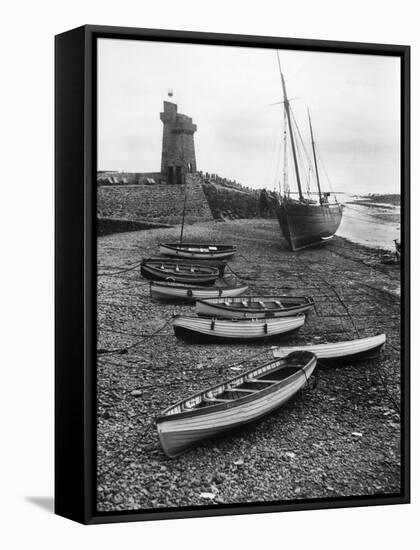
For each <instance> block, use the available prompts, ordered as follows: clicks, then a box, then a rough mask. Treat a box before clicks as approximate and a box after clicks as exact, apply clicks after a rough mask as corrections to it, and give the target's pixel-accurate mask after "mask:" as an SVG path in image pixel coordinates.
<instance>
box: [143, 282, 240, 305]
mask: <svg viewBox="0 0 420 550" xmlns="http://www.w3.org/2000/svg"><path fill="white" fill-rule="evenodd" d="M247 290H248V285H246V284H243V283H237V282H234V281H233V280H230V279H227V278H224V279H217V281H216V283H215V284H214V285H213V286H196V285H189V284H182V283H170V282H157V281H156V282H152V283H150V296H151V297H152V298H153V299H154V300H165V301H170V300H188V299H190V300H191V301H194V300H195V299H197V298H213V297H216V296H226V297H229V296H239V295H241V294H243V293H244V292H246V291H247Z"/></svg>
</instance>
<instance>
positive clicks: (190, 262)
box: [144, 256, 227, 277]
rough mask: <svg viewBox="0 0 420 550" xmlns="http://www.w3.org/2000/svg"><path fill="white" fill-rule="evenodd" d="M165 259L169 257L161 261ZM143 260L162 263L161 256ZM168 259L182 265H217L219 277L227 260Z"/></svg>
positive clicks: (223, 271)
mask: <svg viewBox="0 0 420 550" xmlns="http://www.w3.org/2000/svg"><path fill="white" fill-rule="evenodd" d="M165 260H166V261H168V260H169V258H164V259H163V261H165ZM144 261H146V262H147V263H150V264H157V265H160V264H161V263H162V257H159V256H155V257H152V258H147V259H146V260H144ZM170 261H171V262H174V264H178V265H184V266H185V265H194V266H199V267H217V269H218V270H219V277H223V276H224V274H225V269H226V266H227V260H218V259H211V258H206V259H205V260H194V259H191V258H171V259H170Z"/></svg>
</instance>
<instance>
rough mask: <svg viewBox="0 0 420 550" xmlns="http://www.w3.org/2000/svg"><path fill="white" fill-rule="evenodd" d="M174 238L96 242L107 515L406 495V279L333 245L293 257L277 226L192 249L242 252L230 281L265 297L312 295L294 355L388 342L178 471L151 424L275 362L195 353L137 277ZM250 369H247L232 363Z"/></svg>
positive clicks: (322, 375) (101, 478)
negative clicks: (330, 346) (329, 344)
mask: <svg viewBox="0 0 420 550" xmlns="http://www.w3.org/2000/svg"><path fill="white" fill-rule="evenodd" d="M178 235H179V227H174V228H160V229H149V230H145V231H136V232H132V233H119V234H113V235H106V236H103V237H99V238H98V273H99V276H98V366H97V404H98V411H97V412H98V425H97V426H98V441H97V443H98V487H97V505H98V510H99V511H117V510H130V509H131V510H135V509H142V510H145V509H156V508H172V507H182V506H206V505H217V504H223V503H226V504H233V503H244V502H263V501H265V502H268V501H282V500H285V501H288V500H296V499H307V498H325V497H328V498H334V497H344V496H360V495H384V494H390V493H398V492H399V490H400V482H401V478H400V466H401V463H400V417H399V408H400V299H399V294H400V277H399V275H400V271H399V266H397V265H384V264H382V263H381V261H380V258H381V254H380V252H376V251H374V250H371V249H368V248H365V247H362V246H359V245H355V244H352V243H350V242H348V241H346V240H344V239H340V238H338V237H336V238H335V239H334V241H333V242H331V243H330V244H329V245H328V246H325V247H320V248H315V249H311V250H306V251H302V252H299V253H292V252H290V251H288V250H287V249H286V248H285V247H284V245H282V242H281V238H280V232H279V227H278V223H277V221H275V220H270V219H264V220H263V219H254V220H237V221H229V222H214V221H213V222H204V223H201V224H195V225H190V226H187V227H186V236H185V238H188V240H196V241H199V240H205V241H209V240H210V241H219V242H233V243H235V244H236V245H237V247H238V253H237V255H236V256H235V258H234V259H233V261H232V262H230V266H231V268H232V270H233V271H234V272H235V273H237V274H240V275H241V277H242V278H243V280H245V281H247V282H248V284H249V286H250V289H251V290H252V291H253V292H258V293H262V294H275V293H277V294H290V295H311V296H313V298H314V300H315V302H316V307H315V310H314V311H313V312H312V313H311V314H310V315H309V317H308V319H307V322H306V324H305V326H304V327H303V328H301V329H300V331H299V332H298V333H297V334H294V335H293V336H292V337H288V339H286V340H285V339H284V338H283V339H282V340H280V342H284V343H286V342H287V343H290V344H297V343H306V342H317V343H321V342H325V341H337V340H347V339H352V338H357V337H358V336H360V337H362V336H370V335H374V334H378V333H381V332H385V333H386V334H387V344H386V347H385V349H384V350H383V351H382V354H381V357H380V358H379V359H378V360H375V361H370V362H366V363H361V364H355V365H349V366H343V367H336V368H329V369H316V371H315V376H316V381H317V384H316V385H315V387H314V388H312V389H309V388H307V389H305V390H303V391H302V392H301V393H300V394H299V395H298V397H297V398H295V399H294V400H293V401H290V402H289V403H288V404H287V405H286V406H284V407H283V408H281V409H279V410H278V411H277V412H276V413H274V414H272V415H271V416H269V417H266V418H265V419H263V420H261V421H259V422H257V423H255V424H252V425H249V426H248V427H246V428H243V429H241V430H238V431H235V432H232V433H228V434H226V435H224V436H223V437H220V438H219V439H217V440H213V441H208V442H205V443H204V444H203V445H201V446H200V447H197V448H195V449H192V450H191V451H190V452H188V453H186V454H184V455H183V456H181V457H179V458H177V459H174V460H170V459H168V458H167V457H166V456H165V454H164V453H163V451H162V450H161V448H160V445H159V440H158V436H157V433H156V429H155V427H154V426H153V418H154V417H155V416H156V414H158V413H159V411H161V410H163V409H164V408H165V407H167V406H169V405H170V404H172V403H174V402H175V401H177V400H179V399H181V398H183V397H185V396H187V395H189V394H191V393H194V392H196V391H198V390H200V389H202V388H203V387H206V386H209V385H211V384H215V383H217V382H220V381H222V380H225V379H227V378H229V377H232V376H234V375H236V374H238V373H239V372H241V369H246V368H249V367H250V365H251V364H254V363H258V362H259V361H263V360H264V359H265V360H266V359H267V357H269V356H270V354H271V346H273V343H272V342H270V343H261V344H249V345H243V344H234V345H232V344H231V345H220V344H218V345H215V344H208V345H201V344H200V345H197V344H196V345H194V344H187V343H185V342H182V341H179V340H177V339H176V338H175V336H174V333H173V329H172V326H171V319H172V315H173V314H174V313H181V312H185V313H187V312H188V313H192V312H193V311H194V308H193V306H191V305H185V304H181V305H167V304H161V303H154V302H152V301H151V299H150V296H149V284H148V282H147V281H145V280H144V279H142V278H141V276H140V272H139V269H138V268H137V267H135V266H136V265H137V264H138V263H139V261H140V260H141V259H142V258H144V257H148V256H152V255H156V253H157V251H158V243H159V242H161V241H171V240H176V239H177V238H178ZM247 357H251V359H250V360H249V361H248V362H247V363H245V364H243V365H239V366H238V365H237V364H236V363H237V362H239V361H241V360H243V359H246V358H247Z"/></svg>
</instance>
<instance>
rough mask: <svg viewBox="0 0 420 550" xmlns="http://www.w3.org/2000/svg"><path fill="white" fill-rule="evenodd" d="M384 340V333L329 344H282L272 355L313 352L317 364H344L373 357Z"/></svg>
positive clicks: (284, 355) (379, 349)
mask: <svg viewBox="0 0 420 550" xmlns="http://www.w3.org/2000/svg"><path fill="white" fill-rule="evenodd" d="M385 342H386V335H385V334H378V335H377V336H369V337H367V338H358V339H357V340H346V341H344V342H334V343H331V344H305V345H302V346H282V347H276V348H274V349H273V355H274V357H286V356H287V355H288V354H289V353H291V352H294V351H309V352H312V353H315V355H316V356H317V358H318V364H319V365H332V364H340V365H342V364H345V363H353V362H355V361H361V360H368V359H375V358H376V357H378V355H379V352H380V351H381V348H382V347H383V345H384V344H385Z"/></svg>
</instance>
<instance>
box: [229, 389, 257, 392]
mask: <svg viewBox="0 0 420 550" xmlns="http://www.w3.org/2000/svg"><path fill="white" fill-rule="evenodd" d="M226 391H231V392H235V391H238V392H241V393H255V392H257V391H258V390H247V389H245V388H226Z"/></svg>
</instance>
